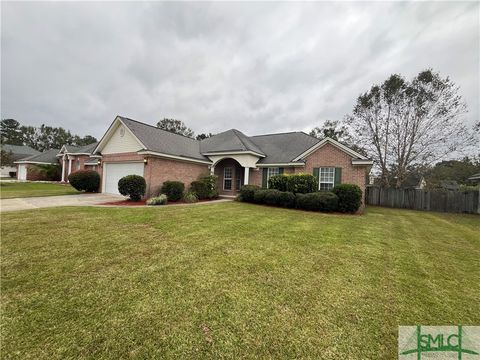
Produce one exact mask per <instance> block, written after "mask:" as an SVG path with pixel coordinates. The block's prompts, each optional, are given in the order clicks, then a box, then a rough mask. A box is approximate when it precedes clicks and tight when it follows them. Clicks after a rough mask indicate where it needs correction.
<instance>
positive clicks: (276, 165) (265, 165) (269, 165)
mask: <svg viewBox="0 0 480 360" xmlns="http://www.w3.org/2000/svg"><path fill="white" fill-rule="evenodd" d="M279 166H305V163H303V162H289V163H275V164H273V163H272V164H257V167H259V168H264V167H279Z"/></svg>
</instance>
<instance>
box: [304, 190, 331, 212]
mask: <svg viewBox="0 0 480 360" xmlns="http://www.w3.org/2000/svg"><path fill="white" fill-rule="evenodd" d="M296 204H297V208H298V209H302V210H308V211H324V212H331V211H336V210H337V206H338V197H337V195H335V194H334V193H332V192H315V193H309V194H297V195H296Z"/></svg>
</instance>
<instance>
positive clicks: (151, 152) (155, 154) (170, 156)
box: [137, 150, 212, 165]
mask: <svg viewBox="0 0 480 360" xmlns="http://www.w3.org/2000/svg"><path fill="white" fill-rule="evenodd" d="M137 153H138V154H140V155H151V156H158V157H164V158H167V159H174V160H181V161H187V162H193V163H198V164H206V165H211V164H212V162H211V161H207V160H200V159H193V158H189V157H184V156H176V155H169V154H164V153H160V152H156V151H149V150H140V151H138V152H137Z"/></svg>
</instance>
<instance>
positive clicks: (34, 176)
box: [15, 143, 102, 182]
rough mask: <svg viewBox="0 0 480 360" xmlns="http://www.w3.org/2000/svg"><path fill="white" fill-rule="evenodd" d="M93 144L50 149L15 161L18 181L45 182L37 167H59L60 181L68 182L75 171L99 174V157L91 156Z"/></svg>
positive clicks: (94, 144) (94, 145)
mask: <svg viewBox="0 0 480 360" xmlns="http://www.w3.org/2000/svg"><path fill="white" fill-rule="evenodd" d="M96 146H97V143H93V144H90V145H86V146H71V145H64V146H62V148H61V149H60V150H59V149H50V150H47V151H44V152H42V153H38V154H35V155H32V156H28V157H26V158H23V159H20V160H18V161H15V164H16V166H17V179H18V180H29V181H36V180H45V179H44V178H43V177H42V175H41V174H40V173H39V172H38V171H37V169H36V168H37V165H61V167H62V172H61V174H62V175H61V181H62V182H68V175H70V173H72V172H74V171H77V170H84V169H89V170H96V171H97V172H98V173H100V174H101V171H102V168H101V166H100V156H93V155H92V154H91V153H92V150H93V149H94V148H95V147H96Z"/></svg>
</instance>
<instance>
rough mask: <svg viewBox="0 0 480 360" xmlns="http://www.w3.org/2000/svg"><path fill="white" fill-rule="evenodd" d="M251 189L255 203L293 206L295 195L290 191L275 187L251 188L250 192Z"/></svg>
mask: <svg viewBox="0 0 480 360" xmlns="http://www.w3.org/2000/svg"><path fill="white" fill-rule="evenodd" d="M250 186H252V185H250ZM251 191H253V202H254V203H256V204H266V205H273V206H281V207H286V208H294V207H295V195H294V194H293V193H291V192H288V191H278V190H275V189H252V190H250V192H251ZM249 195H250V194H249ZM241 201H246V200H241Z"/></svg>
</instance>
